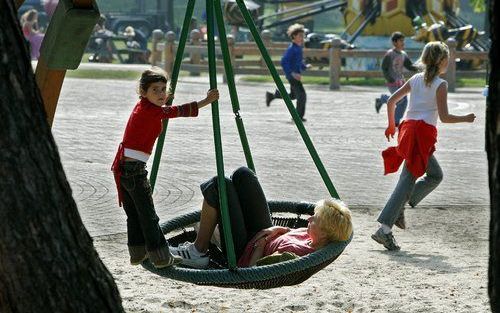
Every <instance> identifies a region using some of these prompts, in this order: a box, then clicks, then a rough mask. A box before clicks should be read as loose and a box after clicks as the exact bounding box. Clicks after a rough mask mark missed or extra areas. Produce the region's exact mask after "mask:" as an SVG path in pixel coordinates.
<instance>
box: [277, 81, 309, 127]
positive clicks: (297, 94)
mask: <svg viewBox="0 0 500 313" xmlns="http://www.w3.org/2000/svg"><path fill="white" fill-rule="evenodd" d="M287 79H288V82H289V83H290V99H292V100H295V99H297V113H298V114H299V116H300V118H304V115H305V114H306V101H307V95H306V90H305V89H304V85H302V82H301V81H300V80H296V79H295V78H293V77H291V78H287ZM274 97H275V98H282V97H281V94H280V92H279V90H277V89H276V91H275V92H274Z"/></svg>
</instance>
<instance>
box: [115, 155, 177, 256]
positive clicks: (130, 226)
mask: <svg viewBox="0 0 500 313" xmlns="http://www.w3.org/2000/svg"><path fill="white" fill-rule="evenodd" d="M121 171H122V174H121V179H120V188H121V190H122V194H123V208H124V209H125V213H126V214H127V237H128V245H129V246H146V250H147V251H154V250H157V249H159V248H162V247H165V246H168V244H167V240H166V239H165V236H164V235H163V233H162V231H161V229H160V225H159V224H158V223H159V221H160V219H159V218H158V215H156V211H155V207H154V204H153V197H152V192H151V185H150V184H149V180H148V178H147V175H148V172H147V171H146V163H144V162H140V161H132V162H130V161H126V162H123V164H122V165H121Z"/></svg>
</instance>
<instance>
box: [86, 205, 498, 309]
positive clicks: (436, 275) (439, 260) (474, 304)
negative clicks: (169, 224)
mask: <svg viewBox="0 0 500 313" xmlns="http://www.w3.org/2000/svg"><path fill="white" fill-rule="evenodd" d="M471 212H474V214H471ZM377 213H378V210H376V209H363V208H354V209H353V217H354V223H355V226H356V229H355V237H354V239H353V241H352V242H351V244H350V245H349V246H348V247H347V249H346V250H345V251H344V253H343V254H342V255H341V256H340V257H339V258H338V259H337V260H336V261H335V262H333V263H332V264H330V265H329V266H328V267H326V268H325V269H323V270H322V271H320V272H318V273H317V274H316V275H314V276H312V277H311V278H310V279H309V280H307V281H306V282H304V283H302V284H300V285H297V286H291V287H281V288H277V289H271V290H239V289H227V288H219V287H205V286H196V285H193V284H190V283H184V282H179V281H174V280H171V279H168V278H163V277H160V276H157V275H155V274H152V273H150V272H148V271H147V270H145V269H144V268H142V267H141V266H137V267H133V266H130V265H128V264H127V263H126V259H127V251H126V237H125V235H124V234H117V235H110V236H102V237H97V238H95V246H96V248H97V251H98V252H99V254H100V256H101V258H102V260H103V261H104V263H105V264H106V266H107V267H108V269H109V270H110V271H111V273H112V274H113V276H114V277H115V280H116V283H117V285H118V287H119V289H120V293H121V296H122V298H123V305H124V307H125V308H126V310H127V312H426V313H428V312H463V313H469V312H471V313H472V312H488V311H489V304H488V296H487V265H486V264H487V261H488V236H487V233H486V232H484V231H483V232H481V233H479V232H478V230H479V229H482V230H484V229H487V223H488V215H489V214H488V209H487V208H486V207H476V208H466V209H463V208H457V207H450V208H439V209H434V208H422V209H412V210H407V219H408V223H409V227H408V228H407V229H406V230H405V231H398V230H396V231H395V236H396V237H397V239H398V240H399V243H400V245H401V246H402V251H400V252H389V251H385V250H384V249H383V248H382V247H381V246H379V245H378V244H376V243H375V242H373V241H372V240H371V239H370V236H369V235H370V233H371V231H372V230H373V227H374V226H373V225H374V223H373V220H374V219H375V218H376V214H377Z"/></svg>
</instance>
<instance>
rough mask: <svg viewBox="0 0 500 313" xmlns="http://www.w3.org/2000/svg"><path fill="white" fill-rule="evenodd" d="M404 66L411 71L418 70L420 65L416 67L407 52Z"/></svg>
mask: <svg viewBox="0 0 500 313" xmlns="http://www.w3.org/2000/svg"><path fill="white" fill-rule="evenodd" d="M403 66H404V67H405V68H406V69H407V70H409V71H413V72H418V67H416V66H415V65H414V64H413V62H412V61H411V60H410V58H409V57H408V55H407V54H406V53H405V60H404V62H403Z"/></svg>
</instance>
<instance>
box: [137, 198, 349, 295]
mask: <svg viewBox="0 0 500 313" xmlns="http://www.w3.org/2000/svg"><path fill="white" fill-rule="evenodd" d="M310 207H311V206H310V204H309V203H304V202H291V201H269V209H270V210H271V212H272V213H273V218H272V221H273V224H274V225H279V226H286V227H290V228H300V227H307V219H306V218H303V217H301V216H302V215H306V216H309V215H312V214H313V212H310V209H307V208H310ZM200 213H201V212H200V211H197V212H193V213H189V214H185V215H182V216H180V217H177V218H175V219H173V220H170V221H168V222H165V223H163V224H162V225H161V227H162V231H163V233H165V234H169V233H172V236H171V237H168V238H167V239H168V242H169V244H170V245H172V246H177V245H178V244H181V243H183V242H186V241H190V242H193V241H194V239H195V238H196V232H195V231H194V228H193V225H194V224H196V223H197V222H199V220H200ZM275 213H291V214H293V215H294V216H293V217H290V216H289V215H290V214H288V215H283V216H281V215H280V216H277V215H278V214H275ZM351 238H352V235H351ZM351 238H349V239H348V240H346V241H342V242H335V243H330V244H329V245H327V246H325V247H323V248H321V249H319V250H317V251H315V252H313V253H311V254H308V255H306V256H303V257H300V258H297V259H293V260H289V261H284V262H280V263H276V264H272V265H265V266H257V267H249V268H237V269H236V270H230V269H228V268H227V267H226V265H227V262H226V258H225V257H224V255H223V254H222V252H221V251H220V249H219V248H218V247H217V246H215V245H213V244H212V245H211V247H210V250H209V255H210V265H209V268H208V269H192V268H188V267H182V266H174V267H168V268H163V269H157V268H155V267H154V266H153V264H152V263H151V262H149V260H146V261H144V262H143V264H142V265H143V266H144V267H145V268H146V269H148V270H149V271H151V272H153V273H156V274H158V275H161V276H164V277H168V278H171V279H176V280H181V281H186V282H191V283H195V284H198V285H211V286H218V287H231V288H241V289H250V288H255V289H268V288H275V287H281V286H290V285H296V284H299V283H301V282H303V281H305V280H306V279H308V278H309V277H311V276H312V275H313V274H315V273H316V272H318V271H319V270H321V269H322V268H324V267H326V266H327V265H328V264H330V263H331V262H333V261H334V260H335V259H336V258H337V257H338V256H339V255H340V254H341V253H342V252H343V251H344V249H345V247H346V246H347V245H348V244H349V242H350V241H351Z"/></svg>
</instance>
